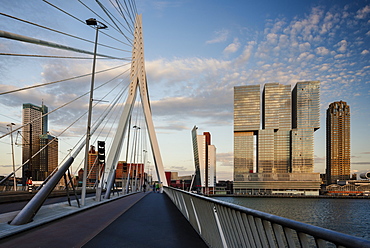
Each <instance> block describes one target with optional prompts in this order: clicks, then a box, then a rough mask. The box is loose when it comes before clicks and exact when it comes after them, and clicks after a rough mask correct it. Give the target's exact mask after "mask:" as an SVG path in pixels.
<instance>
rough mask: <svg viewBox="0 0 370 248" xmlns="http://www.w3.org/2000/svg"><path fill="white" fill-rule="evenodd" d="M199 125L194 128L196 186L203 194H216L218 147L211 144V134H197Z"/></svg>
mask: <svg viewBox="0 0 370 248" xmlns="http://www.w3.org/2000/svg"><path fill="white" fill-rule="evenodd" d="M197 129H198V127H196V126H194V128H193V130H192V139H193V152H194V164H195V179H194V185H193V186H194V187H196V188H197V190H199V191H201V192H202V193H203V194H214V190H215V186H216V147H215V146H214V145H211V134H210V133H209V132H204V133H203V135H198V134H197Z"/></svg>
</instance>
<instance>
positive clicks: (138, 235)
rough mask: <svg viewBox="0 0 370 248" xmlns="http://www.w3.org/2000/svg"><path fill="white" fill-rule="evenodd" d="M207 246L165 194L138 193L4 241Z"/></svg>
mask: <svg viewBox="0 0 370 248" xmlns="http://www.w3.org/2000/svg"><path fill="white" fill-rule="evenodd" d="M20 245H26V246H27V247H28V248H32V247H50V245H52V246H53V247H207V246H206V244H205V243H204V242H203V240H202V239H201V238H200V237H199V235H198V234H197V233H196V232H195V231H194V229H193V228H192V227H191V226H190V224H189V223H188V222H187V220H186V219H185V218H184V217H183V216H182V214H181V213H180V212H179V211H178V209H177V208H176V207H175V205H174V204H173V203H172V202H171V201H170V199H169V198H168V197H167V195H165V194H157V193H146V194H144V193H138V194H134V195H130V196H127V197H124V198H120V199H118V200H115V201H111V202H109V203H106V204H103V205H100V206H97V207H94V208H91V209H88V210H86V211H83V212H79V213H78V214H74V215H71V216H68V217H66V218H63V219H60V220H56V221H53V222H51V223H49V224H45V225H43V226H40V227H37V228H35V229H31V230H29V231H26V232H22V233H20V234H16V235H13V236H10V237H8V238H5V239H2V240H0V246H3V247H17V246H20Z"/></svg>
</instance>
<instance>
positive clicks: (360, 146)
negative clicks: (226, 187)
mask: <svg viewBox="0 0 370 248" xmlns="http://www.w3.org/2000/svg"><path fill="white" fill-rule="evenodd" d="M50 2H51V3H53V4H55V5H57V6H59V7H61V8H63V9H66V10H68V11H69V12H70V13H73V14H74V15H75V16H78V17H79V18H81V19H83V20H85V19H87V18H90V17H93V16H94V14H92V13H91V12H89V11H88V10H87V9H86V8H84V6H82V5H81V4H80V3H79V2H78V1H68V2H65V1H50ZM82 2H86V3H87V1H82ZM101 2H102V3H103V4H106V5H107V6H108V5H109V2H108V1H101ZM89 4H90V3H89ZM136 7H137V10H138V13H139V14H142V15H143V17H142V18H143V31H144V33H143V36H144V47H145V60H146V65H145V67H146V73H147V81H148V88H149V95H150V99H151V107H152V114H153V122H154V126H155V128H156V131H157V137H158V143H159V146H160V150H161V154H162V159H163V163H164V167H165V170H166V171H177V172H179V175H189V174H192V173H193V172H194V159H193V153H192V140H191V130H192V128H193V127H194V125H196V126H197V127H198V134H201V133H202V132H210V133H211V136H212V139H211V142H212V144H213V145H215V146H216V148H217V179H218V180H225V179H226V180H232V177H233V88H234V86H241V85H256V84H260V85H263V84H265V83H272V82H278V83H281V84H290V85H292V87H293V86H294V85H295V83H297V82H300V81H316V80H318V81H320V82H321V93H320V94H321V104H320V116H321V117H320V129H319V130H318V131H316V133H315V147H314V156H315V165H314V171H315V172H320V173H324V172H325V155H326V154H325V125H326V121H325V113H326V109H327V108H328V106H329V104H330V103H331V102H334V101H340V100H342V101H345V102H347V104H348V105H349V106H350V108H351V172H352V173H360V172H366V171H370V144H369V140H370V131H369V130H370V111H369V109H368V105H369V104H370V80H369V79H370V76H369V71H370V63H369V61H370V1H367V0H363V1H331V0H325V1H320V0H315V1H314V0H312V1H309V0H307V1H290V0H281V1H273V0H259V1H252V0H251V1H233V0H231V1H220V0H214V1H211V0H203V1H198V0H181V1H176V0H174V1H149V0H138V1H136ZM1 12H3V13H6V14H9V15H14V16H16V17H18V18H22V19H26V20H28V21H32V22H35V23H38V24H40V25H46V26H49V27H50V28H54V29H57V30H61V31H63V32H67V33H71V34H75V35H80V36H82V37H84V38H85V39H89V40H93V38H94V35H95V33H94V31H93V30H89V29H88V28H86V25H85V26H84V25H83V24H80V23H76V21H75V20H74V19H73V18H70V17H68V16H67V15H65V14H62V13H58V11H56V10H55V8H52V7H50V5H48V4H46V3H45V2H43V1H33V2H32V3H29V1H17V3H14V2H13V1H11V2H10V1H4V2H3V3H2V11H1ZM0 19H1V21H0V30H5V31H8V32H12V33H17V34H21V35H25V36H29V37H34V38H38V39H44V40H48V41H52V42H58V43H61V44H64V45H69V46H76V47H79V48H81V49H84V50H88V51H92V49H93V45H92V44H86V42H81V41H75V40H72V39H70V38H68V37H65V36H60V35H57V34H54V33H51V32H49V31H47V30H43V29H40V28H37V27H33V26H30V25H28V24H24V23H21V22H19V21H15V20H13V19H10V18H8V17H5V16H0ZM106 32H107V33H109V34H112V35H113V36H114V35H115V34H117V32H116V30H114V29H113V28H109V29H108V30H107V31H106ZM99 42H101V43H102V44H109V45H112V46H115V47H117V46H122V49H127V50H128V51H130V50H131V48H130V47H129V46H128V45H122V44H121V43H119V42H117V41H112V40H111V39H109V38H107V37H106V36H104V35H100V36H99ZM54 50H55V49H54ZM54 50H53V49H51V48H39V47H35V46H34V45H31V44H26V45H25V44H23V43H21V42H14V41H10V40H5V39H0V52H1V53H12V52H16V53H30V54H40V53H43V54H45V53H47V54H59V55H60V54H61V52H59V51H58V52H55V51H54ZM98 52H101V53H109V54H111V55H112V56H113V55H114V56H125V57H127V58H129V57H130V56H131V55H130V53H129V52H121V51H118V52H112V51H110V50H109V49H107V48H105V47H102V46H99V51H98ZM63 54H64V53H63ZM65 54H67V55H68V54H69V53H68V52H66V53H65ZM115 65H117V62H114V61H113V62H111V61H109V60H106V61H104V60H99V63H98V64H97V70H100V69H104V68H110V67H112V66H115ZM89 72H91V61H83V60H82V61H71V60H56V59H29V58H24V57H21V58H20V57H14V56H13V57H9V56H2V60H0V73H1V75H2V80H1V81H0V92H2V91H5V90H9V89H12V88H14V87H24V86H26V85H32V84H37V83H40V82H50V81H54V80H59V79H61V78H66V77H72V76H76V75H79V74H83V73H89ZM107 74H108V75H106V74H104V76H103V75H102V76H101V77H100V78H99V76H97V80H98V81H99V80H103V77H107V78H108V77H112V76H113V75H115V74H114V73H113V72H111V73H107ZM88 86H89V81H88V80H86V79H85V80H82V79H78V80H77V81H76V82H75V83H73V84H71V83H63V84H60V85H59V84H58V86H52V87H50V88H47V89H42V90H38V91H36V90H32V91H27V92H23V93H21V92H20V93H15V94H8V95H6V96H0V105H1V109H2V111H1V113H0V134H3V133H5V132H6V125H7V124H8V123H9V122H15V123H16V124H20V123H21V108H22V107H21V106H22V103H25V102H31V103H34V104H36V105H40V103H41V102H42V101H43V102H44V103H45V104H46V105H48V106H49V108H50V109H55V108H56V107H58V106H59V105H60V103H61V102H64V101H65V100H66V99H70V98H71V97H72V95H74V94H77V92H80V91H81V92H82V89H88ZM2 89H4V90H2ZM34 92H35V93H34ZM40 92H41V93H40ZM36 93H37V94H36ZM86 106H87V105H86V104H74V105H73V106H71V107H69V108H68V109H67V110H63V111H62V112H61V113H60V114H58V115H57V116H54V117H53V116H50V117H49V126H50V127H53V128H54V129H55V130H53V132H56V131H57V129H58V128H59V125H61V124H62V123H64V122H65V121H66V119H69V118H71V117H72V116H77V113H82V112H83V111H84V110H83V108H85V109H86ZM84 125H86V124H85V123H83V122H82V123H81V125H80V126H78V127H75V129H73V130H74V131H73V132H72V133H70V134H69V136H66V138H60V147H61V148H60V149H61V154H65V153H66V151H67V150H68V148H67V147H68V145H71V143H72V142H73V134H75V135H76V136H77V134H78V133H79V132H80V130H82V129H81V128H85V127H84ZM51 129H52V128H51ZM59 129H60V128H59ZM9 142H10V139H9V137H5V138H3V139H1V140H0V146H1V150H2V151H4V152H2V156H1V157H0V166H1V167H0V174H1V175H2V174H7V173H9V172H11V150H10V143H9ZM67 143H68V144H67ZM15 150H16V154H20V150H21V148H20V147H16V148H15ZM18 160H19V161H17V163H16V164H19V163H20V159H18Z"/></svg>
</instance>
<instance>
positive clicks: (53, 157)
mask: <svg viewBox="0 0 370 248" xmlns="http://www.w3.org/2000/svg"><path fill="white" fill-rule="evenodd" d="M40 149H42V150H41V152H40V168H39V171H36V174H37V176H36V178H37V179H38V180H37V181H44V180H45V179H46V178H47V177H48V176H49V175H50V174H51V173H53V172H55V171H56V168H57V167H58V139H57V138H55V137H53V136H51V135H50V134H43V135H40Z"/></svg>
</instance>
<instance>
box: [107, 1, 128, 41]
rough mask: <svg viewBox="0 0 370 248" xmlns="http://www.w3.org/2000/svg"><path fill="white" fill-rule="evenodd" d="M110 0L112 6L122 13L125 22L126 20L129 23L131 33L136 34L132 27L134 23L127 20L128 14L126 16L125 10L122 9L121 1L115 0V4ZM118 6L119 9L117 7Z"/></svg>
mask: <svg viewBox="0 0 370 248" xmlns="http://www.w3.org/2000/svg"><path fill="white" fill-rule="evenodd" d="M109 1H110V3H111V4H112V6H113V7H114V8H115V9H116V10H117V12H118V13H119V14H120V15H121V17H122V18H123V19H124V20H125V22H126V24H127V26H128V28H129V29H130V34H131V35H134V31H133V29H132V23H131V24H130V23H129V22H128V21H127V18H126V16H125V14H124V13H123V10H122V8H121V3H120V2H119V1H118V0H115V1H116V4H114V3H112V0H109ZM116 6H117V7H118V9H117V7H116Z"/></svg>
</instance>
